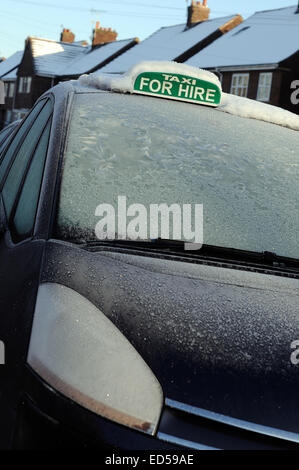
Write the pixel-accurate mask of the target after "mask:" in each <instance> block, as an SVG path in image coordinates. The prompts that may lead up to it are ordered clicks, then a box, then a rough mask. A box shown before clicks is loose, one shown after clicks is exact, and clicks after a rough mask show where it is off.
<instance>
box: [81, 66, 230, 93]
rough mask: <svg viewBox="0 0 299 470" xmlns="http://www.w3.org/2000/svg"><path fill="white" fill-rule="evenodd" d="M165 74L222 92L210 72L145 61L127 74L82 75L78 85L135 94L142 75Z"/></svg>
mask: <svg viewBox="0 0 299 470" xmlns="http://www.w3.org/2000/svg"><path fill="white" fill-rule="evenodd" d="M144 72H160V73H161V72H163V73H167V74H182V75H188V76H192V77H194V78H200V79H202V80H206V81H209V82H212V83H214V84H215V85H217V86H218V87H219V88H220V90H221V83H220V81H219V79H218V77H217V75H215V74H214V73H211V72H209V71H208V70H200V69H198V68H195V67H190V66H189V65H185V64H178V63H177V62H163V61H154V62H150V61H144V62H140V63H139V64H136V65H134V66H133V67H132V68H131V69H130V70H129V71H128V72H126V73H125V74H105V73H101V72H95V73H91V74H89V75H82V76H81V77H80V78H79V80H78V83H79V84H80V85H83V86H87V87H93V88H99V89H101V90H112V91H119V92H122V93H134V82H135V79H136V78H137V76H138V75H139V74H140V73H144Z"/></svg>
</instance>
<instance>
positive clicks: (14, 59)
mask: <svg viewBox="0 0 299 470" xmlns="http://www.w3.org/2000/svg"><path fill="white" fill-rule="evenodd" d="M22 57H23V51H17V52H15V53H14V54H13V55H11V56H10V57H8V58H7V59H6V60H3V61H2V62H0V77H2V76H3V75H6V74H7V73H9V72H10V71H11V70H13V69H16V68H17V67H18V66H19V65H20V62H21V60H22Z"/></svg>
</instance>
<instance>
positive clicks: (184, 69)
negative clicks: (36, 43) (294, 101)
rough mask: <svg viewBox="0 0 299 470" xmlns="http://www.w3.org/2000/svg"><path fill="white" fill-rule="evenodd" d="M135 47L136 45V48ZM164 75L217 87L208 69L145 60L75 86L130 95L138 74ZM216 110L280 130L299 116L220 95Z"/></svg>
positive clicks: (293, 125)
mask: <svg viewBox="0 0 299 470" xmlns="http://www.w3.org/2000/svg"><path fill="white" fill-rule="evenodd" d="M136 47H137V46H136ZM148 71H151V72H161V71H163V72H165V73H167V74H183V75H188V76H193V77H196V78H200V79H202V80H206V81H209V82H212V83H214V84H216V85H217V86H219V88H220V89H221V85H220V82H219V79H218V77H217V76H216V75H215V74H213V73H211V72H209V71H208V70H201V69H198V68H196V67H191V66H189V65H186V64H178V63H176V62H163V61H160V62H159V61H155V62H150V61H145V62H141V63H139V64H137V65H135V66H133V67H132V68H131V69H130V70H129V71H128V72H126V73H125V74H110V75H109V74H106V73H99V72H97V73H92V74H89V75H82V76H81V77H80V78H79V80H78V81H77V83H78V85H79V86H83V87H91V88H98V89H101V90H111V91H117V92H120V93H134V82H135V79H136V77H137V76H138V75H139V74H140V73H142V72H148ZM214 110H217V111H223V112H225V113H229V114H234V115H236V116H240V117H243V118H250V119H257V120H260V121H265V122H270V123H273V124H277V125H280V126H283V127H288V128H290V129H294V130H297V131H299V116H298V115H297V114H294V113H291V112H290V111H286V110H285V109H281V108H278V107H276V106H271V105H269V104H266V103H261V102H258V101H254V100H250V99H248V98H241V97H239V96H235V95H231V94H228V93H222V98H221V103H220V106H218V108H214Z"/></svg>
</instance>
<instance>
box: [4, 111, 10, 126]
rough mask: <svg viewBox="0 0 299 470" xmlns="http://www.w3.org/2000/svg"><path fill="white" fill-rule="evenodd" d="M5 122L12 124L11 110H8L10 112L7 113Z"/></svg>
mask: <svg viewBox="0 0 299 470" xmlns="http://www.w3.org/2000/svg"><path fill="white" fill-rule="evenodd" d="M5 121H6V124H10V122H11V110H10V109H8V110H7V111H6V119H5Z"/></svg>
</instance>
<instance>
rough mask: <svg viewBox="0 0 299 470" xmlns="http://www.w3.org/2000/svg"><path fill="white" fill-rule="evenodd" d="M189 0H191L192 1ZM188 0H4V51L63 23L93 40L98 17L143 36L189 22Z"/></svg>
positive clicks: (229, 7)
mask: <svg viewBox="0 0 299 470" xmlns="http://www.w3.org/2000/svg"><path fill="white" fill-rule="evenodd" d="M190 1H191V0H189V2H188V3H190ZM296 3H297V0H294V1H293V2H292V0H249V1H244V0H243V1H240V0H208V6H209V7H210V8H211V17H212V18H214V17H216V16H226V15H229V14H232V13H240V14H242V15H243V16H244V17H245V18H246V17H248V16H249V15H251V14H253V13H254V12H255V11H259V10H267V9H272V8H283V7H286V6H290V5H295V4H296ZM186 7H187V1H186V0H60V1H59V0H0V15H1V28H0V56H4V57H9V56H10V55H11V54H13V53H14V52H15V51H16V50H19V49H23V47H24V41H25V38H26V37H27V36H36V37H44V38H48V39H55V40H58V39H59V36H60V32H61V29H62V26H63V27H65V28H70V29H72V31H73V32H74V33H75V35H76V40H80V39H86V40H88V41H90V36H91V30H92V28H93V26H94V24H95V22H96V21H97V20H99V21H100V24H101V26H103V27H112V29H116V30H117V32H118V33H119V36H118V38H119V39H126V38H130V37H136V36H137V37H139V39H141V40H142V39H144V38H146V37H147V36H149V35H150V34H151V33H153V32H154V31H156V30H157V29H158V28H160V27H161V26H168V25H173V24H178V23H184V22H185V20H186V11H187V9H186Z"/></svg>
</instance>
